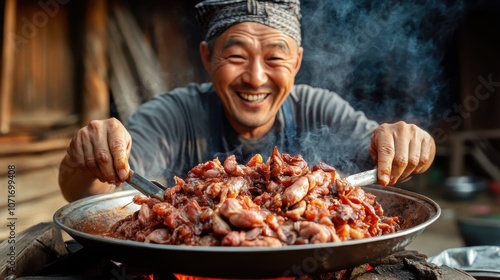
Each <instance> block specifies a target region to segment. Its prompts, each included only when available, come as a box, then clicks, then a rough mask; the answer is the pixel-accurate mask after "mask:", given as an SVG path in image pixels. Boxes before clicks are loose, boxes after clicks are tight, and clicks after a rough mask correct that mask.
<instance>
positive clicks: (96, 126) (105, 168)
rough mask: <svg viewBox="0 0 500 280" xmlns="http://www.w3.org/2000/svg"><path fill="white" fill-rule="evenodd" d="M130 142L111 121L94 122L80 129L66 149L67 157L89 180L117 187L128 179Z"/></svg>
mask: <svg viewBox="0 0 500 280" xmlns="http://www.w3.org/2000/svg"><path fill="white" fill-rule="evenodd" d="M131 146H132V140H131V137H130V134H129V133H128V131H127V130H126V129H125V127H124V126H123V124H122V123H121V122H120V121H118V120H117V119H115V118H111V119H106V120H94V121H91V122H90V123H89V124H88V125H87V126H85V127H83V128H81V129H80V130H79V131H78V132H77V133H76V135H75V136H74V137H73V140H72V141H71V143H70V144H69V147H68V150H67V152H68V155H69V157H70V159H71V160H72V161H73V162H75V163H76V164H77V166H78V168H80V169H81V170H82V171H84V172H85V173H86V174H87V175H88V176H89V177H92V178H96V179H98V180H99V181H101V182H107V183H111V184H116V185H120V184H121V183H122V182H123V181H125V180H126V179H127V177H128V172H129V169H130V168H129V165H128V157H129V155H130V148H131Z"/></svg>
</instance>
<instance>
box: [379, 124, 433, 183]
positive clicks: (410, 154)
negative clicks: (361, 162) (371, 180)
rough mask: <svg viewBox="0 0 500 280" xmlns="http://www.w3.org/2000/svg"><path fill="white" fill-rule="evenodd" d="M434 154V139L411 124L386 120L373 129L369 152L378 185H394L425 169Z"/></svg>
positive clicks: (430, 162)
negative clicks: (373, 163)
mask: <svg viewBox="0 0 500 280" xmlns="http://www.w3.org/2000/svg"><path fill="white" fill-rule="evenodd" d="M435 154H436V144H435V143H434V139H432V137H431V136H430V134H429V133H427V132H426V131H424V130H422V129H421V128H419V127H418V126H416V125H414V124H407V123H405V122H397V123H393V124H387V123H385V124H382V125H380V126H379V127H377V128H376V129H375V130H374V131H373V135H372V139H371V143H370V155H371V157H372V158H373V160H374V162H376V164H377V168H378V178H379V182H380V184H381V185H384V186H387V185H393V184H395V183H396V182H398V181H402V180H404V179H406V178H408V177H409V176H411V175H412V174H418V173H422V172H424V171H426V170H427V169H428V168H429V167H430V165H431V164H432V161H433V160H434V156H435Z"/></svg>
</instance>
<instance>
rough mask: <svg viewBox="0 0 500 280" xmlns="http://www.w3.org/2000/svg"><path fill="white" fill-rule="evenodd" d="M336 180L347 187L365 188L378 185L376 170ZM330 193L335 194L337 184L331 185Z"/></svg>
mask: <svg viewBox="0 0 500 280" xmlns="http://www.w3.org/2000/svg"><path fill="white" fill-rule="evenodd" d="M338 180H342V181H344V182H346V183H347V185H348V186H352V187H355V186H360V187H362V186H367V185H372V184H376V183H378V177H377V168H375V169H372V170H368V171H364V172H360V173H356V174H352V175H349V176H347V177H344V178H339V179H338ZM332 191H333V193H337V183H336V182H335V184H333V186H332Z"/></svg>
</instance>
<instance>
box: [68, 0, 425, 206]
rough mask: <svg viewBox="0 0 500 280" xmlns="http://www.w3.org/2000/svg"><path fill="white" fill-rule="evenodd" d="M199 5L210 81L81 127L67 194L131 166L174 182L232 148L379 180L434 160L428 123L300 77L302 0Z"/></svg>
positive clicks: (118, 176) (75, 195)
mask: <svg viewBox="0 0 500 280" xmlns="http://www.w3.org/2000/svg"><path fill="white" fill-rule="evenodd" d="M196 8H197V18H198V20H199V22H200V23H201V25H202V27H203V30H204V33H205V40H204V41H203V42H202V43H201V44H200V54H201V59H202V62H203V65H204V68H205V69H206V71H207V72H208V73H209V75H210V77H211V80H212V83H206V84H201V85H197V84H190V85H188V86H187V87H185V88H178V89H175V90H173V91H171V92H169V93H166V94H163V95H159V96H157V97H156V98H154V99H153V100H151V101H149V102H147V103H145V104H143V105H142V106H141V107H140V108H139V109H138V110H137V112H136V113H135V114H133V115H132V116H131V117H130V119H129V121H128V125H127V127H126V128H125V127H124V126H123V125H122V124H121V123H120V122H119V121H118V120H116V119H107V120H99V121H92V122H90V123H89V124H88V125H87V126H86V127H83V128H82V129H80V130H79V131H78V133H77V134H76V135H75V137H74V138H73V140H72V142H71V144H70V145H69V147H68V152H67V155H66V156H65V158H64V159H63V161H62V163H61V166H60V175H59V182H60V186H61V190H62V193H63V195H64V196H65V198H66V199H67V200H69V201H73V200H76V199H79V198H82V197H85V196H88V195H93V194H99V193H106V192H110V191H112V190H113V189H114V187H115V186H120V185H121V184H122V183H123V182H124V181H125V180H126V179H127V176H128V172H129V170H130V168H132V169H134V170H135V171H136V172H138V173H142V174H143V175H146V176H147V177H150V178H155V179H157V178H158V177H162V178H164V179H167V180H168V179H169V178H172V177H173V176H174V175H177V176H180V177H185V175H186V172H187V171H188V170H189V169H191V168H192V167H194V166H196V165H197V164H199V163H201V162H205V161H207V160H211V159H213V158H215V157H221V159H222V160H223V158H222V157H224V156H227V155H229V154H235V155H237V158H238V160H239V162H240V163H246V162H245V160H247V159H248V158H249V157H251V156H252V155H254V154H256V153H260V154H263V155H266V153H268V154H269V153H270V152H271V151H272V148H273V147H274V146H277V147H278V149H279V150H280V152H285V153H290V154H302V153H305V154H306V156H307V157H306V159H308V158H309V159H310V158H314V159H319V160H322V161H324V162H326V163H328V164H330V165H333V166H336V167H338V166H339V165H342V167H344V168H345V167H346V166H349V163H346V161H348V162H350V164H351V167H352V165H356V166H357V169H358V170H363V169H366V168H370V167H373V165H376V166H377V167H378V179H379V182H380V184H382V185H390V184H395V183H396V182H398V181H401V180H404V179H406V178H408V177H409V176H411V175H413V174H417V173H422V172H424V171H425V170H427V169H428V168H429V166H430V165H431V163H432V161H433V159H434V154H435V144H434V141H433V139H432V137H431V136H430V135H429V134H428V133H427V132H425V131H424V130H422V129H420V128H418V127H417V126H415V125H412V124H407V123H405V122H398V123H394V124H382V125H378V124H377V123H376V122H374V121H371V120H368V119H367V118H366V117H365V115H364V114H363V113H362V112H357V111H355V110H354V109H353V108H352V107H351V106H350V105H349V104H348V103H347V102H346V101H344V100H343V99H342V98H340V97H339V96H338V95H337V94H335V93H333V92H330V91H328V90H324V89H317V88H312V87H310V86H306V85H294V79H295V76H296V74H297V72H298V71H299V68H300V65H301V61H302V55H303V49H302V47H301V45H300V44H301V31H300V7H299V1H298V0H288V1H287V0H281V1H278V0H274V1H264V0H248V1H247V0H234V1H227V0H226V1H223V0H212V1H204V2H202V3H199V4H198V5H197V6H196ZM338 140H340V141H338ZM335 141H336V142H335ZM325 143H326V144H327V145H328V146H325ZM335 143H342V144H343V145H344V148H345V147H348V151H349V153H348V154H345V156H343V157H342V158H343V160H344V161H343V162H340V161H339V162H331V161H330V158H329V157H328V156H329V155H331V154H336V153H339V152H340V149H339V148H338V147H340V146H342V145H340V146H337V145H336V144H335ZM325 147H328V148H326V149H325ZM311 164H313V163H311ZM345 169H346V170H347V169H349V168H345Z"/></svg>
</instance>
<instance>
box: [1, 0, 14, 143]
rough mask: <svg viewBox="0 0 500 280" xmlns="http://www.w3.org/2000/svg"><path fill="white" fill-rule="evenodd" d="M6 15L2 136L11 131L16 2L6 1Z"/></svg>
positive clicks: (2, 83)
mask: <svg viewBox="0 0 500 280" xmlns="http://www.w3.org/2000/svg"><path fill="white" fill-rule="evenodd" d="M4 3H5V6H4V8H5V15H4V23H3V25H4V28H3V47H2V50H3V52H2V62H3V64H2V74H1V77H0V135H1V134H7V133H8V132H9V130H10V112H11V106H12V104H11V97H12V81H13V71H14V54H15V42H14V38H13V35H14V34H15V32H16V0H5V2H4Z"/></svg>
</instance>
